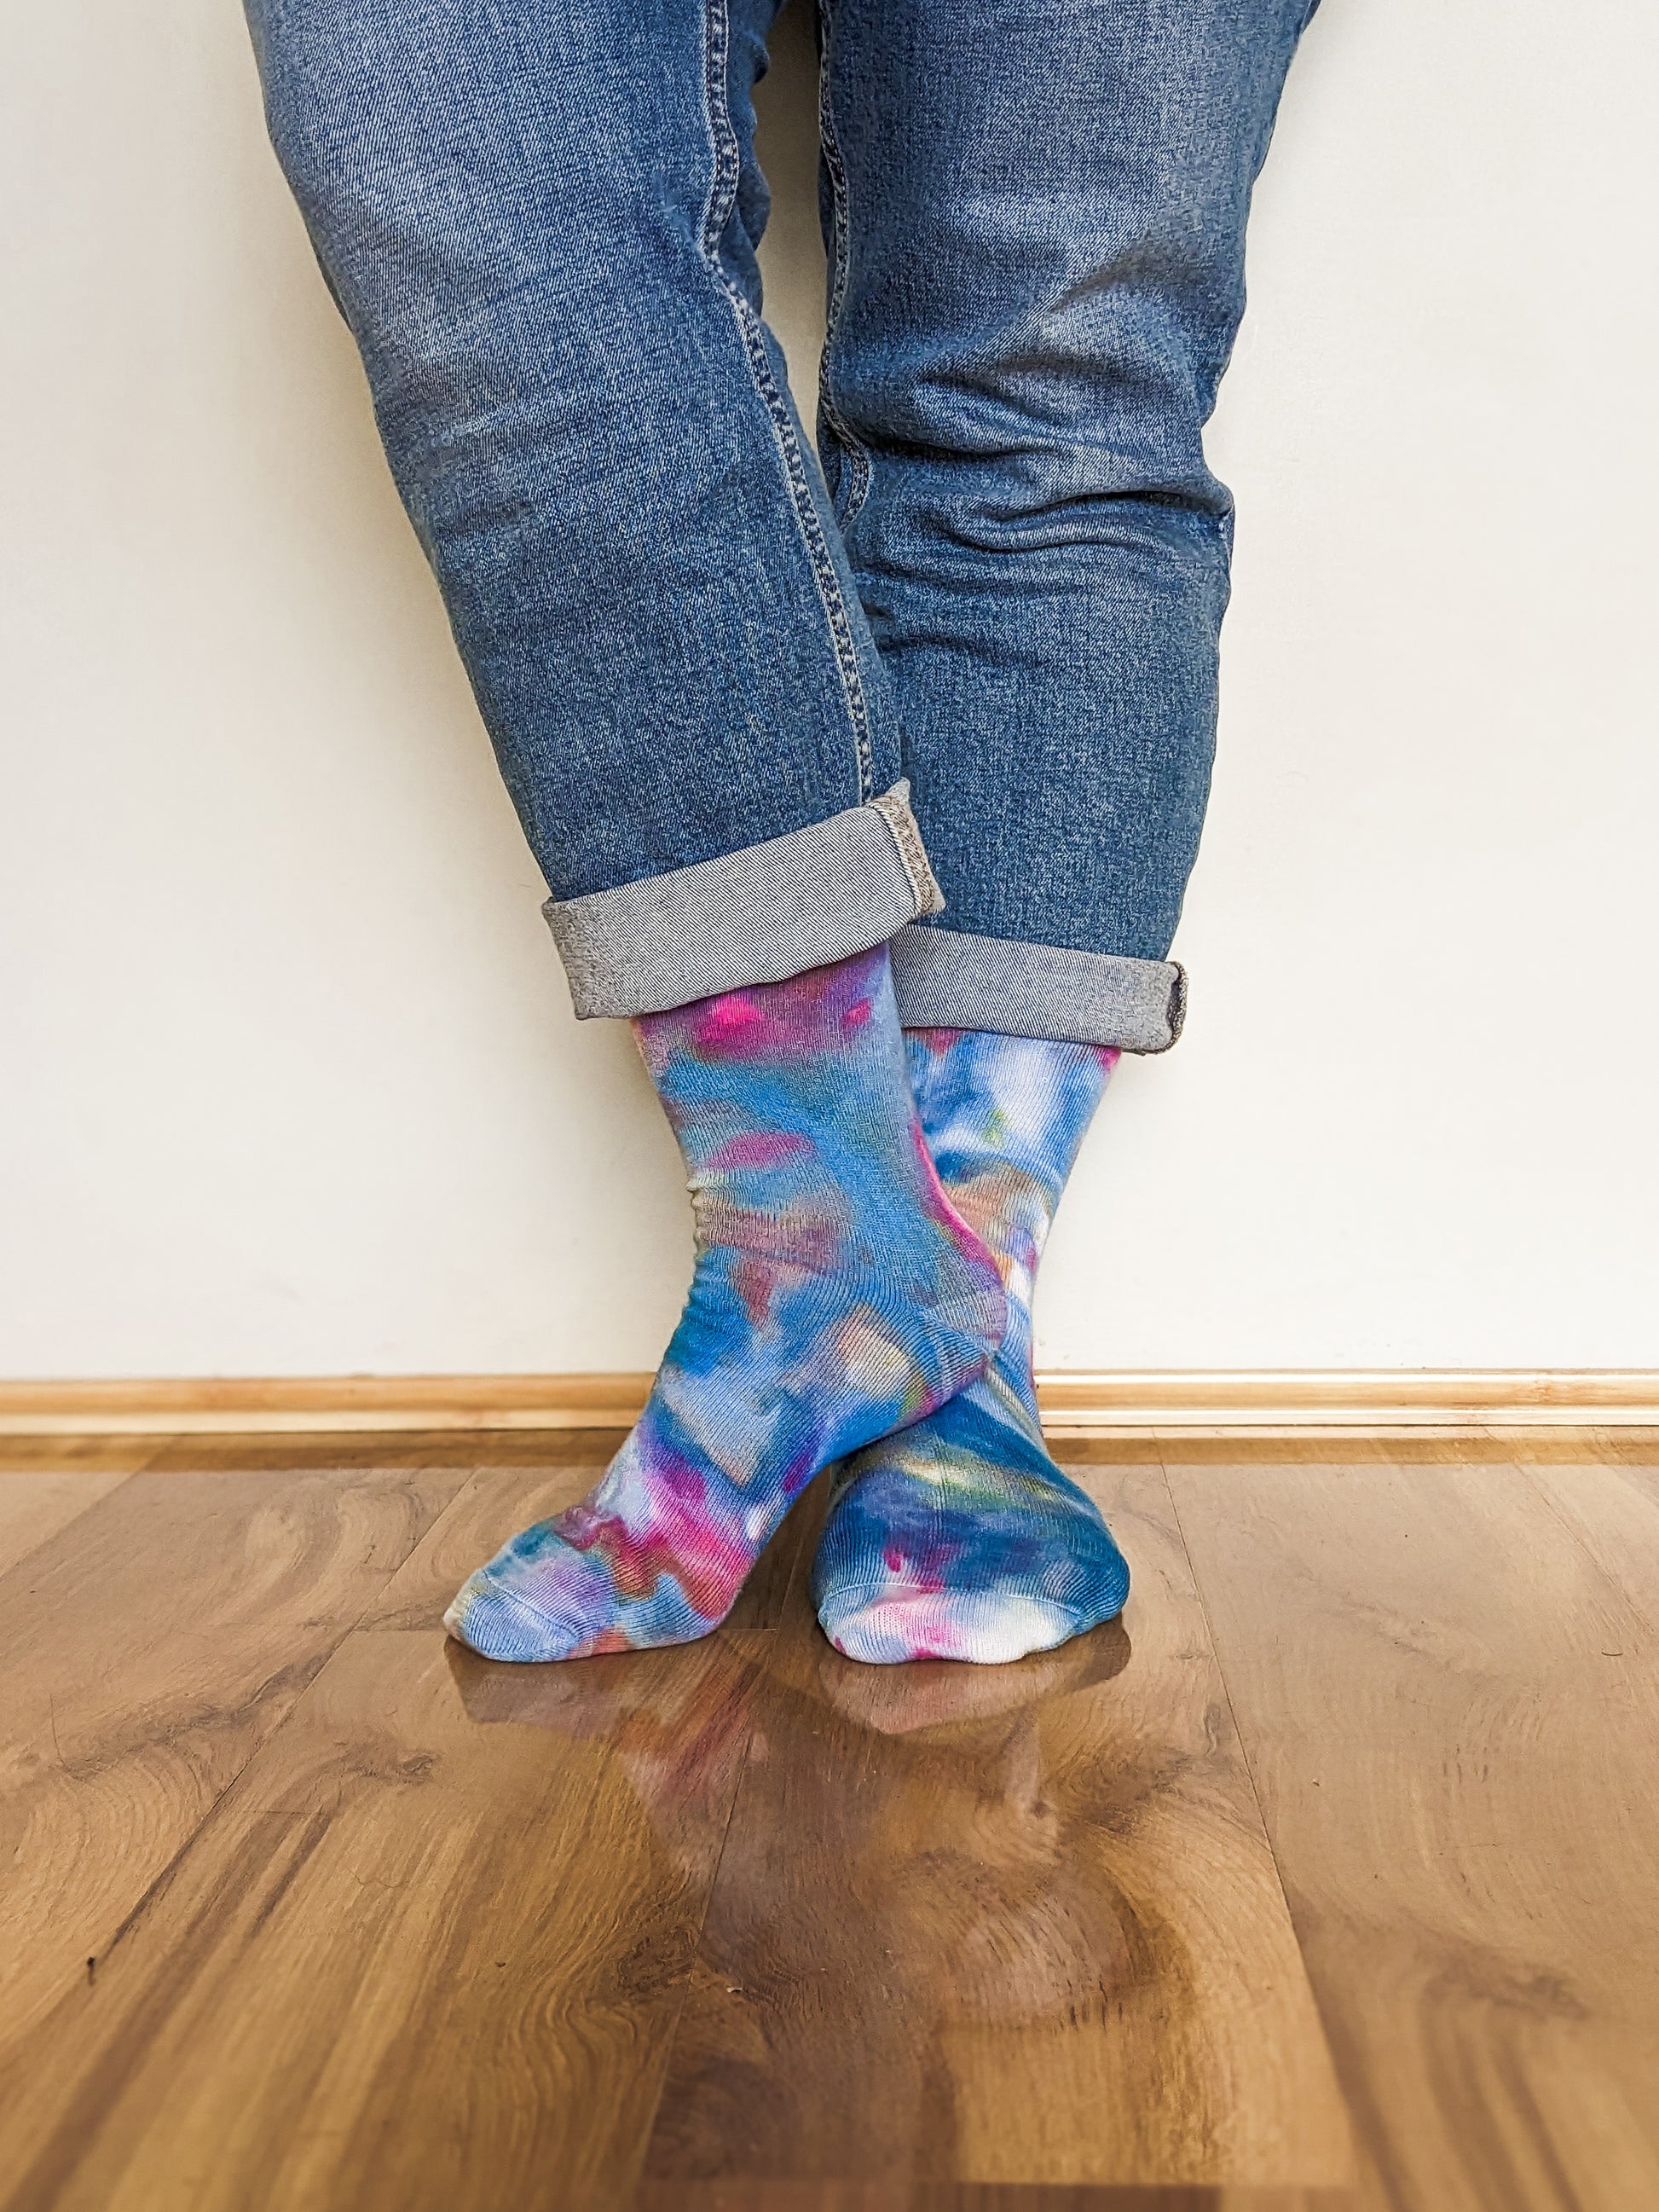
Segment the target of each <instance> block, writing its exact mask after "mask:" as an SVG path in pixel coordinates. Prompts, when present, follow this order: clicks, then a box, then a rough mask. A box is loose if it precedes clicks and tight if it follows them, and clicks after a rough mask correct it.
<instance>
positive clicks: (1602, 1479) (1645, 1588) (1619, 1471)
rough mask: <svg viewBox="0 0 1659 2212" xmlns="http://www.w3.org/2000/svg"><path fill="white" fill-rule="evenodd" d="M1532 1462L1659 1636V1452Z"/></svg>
mask: <svg viewBox="0 0 1659 2212" xmlns="http://www.w3.org/2000/svg"><path fill="white" fill-rule="evenodd" d="M1527 1468H1528V1474H1529V1475H1530V1476H1531V1479H1532V1480H1533V1483H1534V1486H1536V1487H1537V1488H1538V1489H1539V1490H1541V1492H1543V1494H1544V1496H1545V1498H1547V1500H1548V1502H1549V1504H1550V1506H1551V1508H1552V1509H1553V1511H1554V1512H1555V1513H1556V1514H1557V1515H1558V1516H1559V1518H1560V1520H1561V1522H1562V1523H1563V1525H1564V1527H1565V1528H1568V1529H1570V1530H1571V1533H1572V1534H1573V1535H1574V1536H1575V1537H1576V1538H1577V1541H1578V1542H1579V1543H1581V1544H1582V1545H1583V1547H1584V1549H1585V1550H1586V1551H1587V1552H1588V1553H1589V1555H1590V1557H1591V1558H1592V1559H1594V1560H1595V1563H1596V1565H1598V1566H1599V1567H1600V1568H1601V1571H1602V1572H1603V1573H1604V1574H1605V1575H1606V1576H1607V1578H1608V1580H1609V1581H1611V1582H1613V1583H1615V1584H1616V1585H1617V1586H1618V1588H1619V1589H1621V1590H1622V1591H1623V1592H1624V1594H1625V1595H1626V1598H1628V1599H1629V1601H1630V1602H1631V1604H1632V1606H1633V1607H1635V1608H1636V1611H1637V1612H1638V1613H1639V1614H1640V1615H1641V1616H1642V1619H1643V1621H1644V1624H1645V1626H1646V1627H1647V1629H1648V1632H1649V1634H1650V1637H1659V1453H1654V1454H1652V1455H1651V1456H1650V1459H1649V1461H1648V1462H1647V1463H1646V1464H1644V1463H1643V1462H1640V1461H1638V1459H1636V1458H1635V1457H1634V1455H1632V1454H1629V1453H1627V1452H1620V1453H1617V1454H1614V1455H1612V1456H1611V1457H1609V1458H1607V1459H1605V1460H1604V1459H1601V1458H1597V1459H1595V1460H1593V1461H1589V1462H1586V1461H1583V1460H1579V1461H1577V1462H1572V1461H1566V1460H1562V1459H1559V1458H1557V1457H1556V1456H1555V1455H1553V1454H1552V1455H1549V1456H1548V1457H1547V1458H1538V1459H1533V1458H1532V1457H1531V1456H1530V1455H1528V1462H1527ZM1656 1775H1659V1766H1656Z"/></svg>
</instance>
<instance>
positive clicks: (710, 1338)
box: [445, 945, 1005, 1659]
mask: <svg viewBox="0 0 1659 2212" xmlns="http://www.w3.org/2000/svg"><path fill="white" fill-rule="evenodd" d="M634 1027H635V1034H636V1036H637V1037H638V1039H639V1043H640V1048H641V1052H642V1053H643V1054H644V1057H645V1064H646V1066H647V1070H648V1072H649V1073H650V1076H651V1079H652V1081H653V1083H654V1084H655V1085H656V1087H657V1090H658V1091H659V1094H660V1096H661V1098H662V1102H663V1104H664V1106H665V1109H666V1110H667V1114H668V1118H669V1121H670V1122H671V1124H672V1127H673V1130H674V1134H675V1136H676V1137H677V1138H678V1140H679V1146H680V1150H681V1152H683V1153H684V1158H685V1162H686V1165H687V1168H688V1169H689V1170H690V1191H691V1196H692V1205H693V1209H694V1212H695V1217H696V1248H697V1258H696V1271H695V1273H694V1274H693V1277H692V1281H691V1291H690V1296H689V1297H688V1298H687V1300H686V1304H685V1310H684V1314H683V1316H681V1319H680V1323H679V1326H678V1328H677V1329H676V1330H675V1332H674V1336H673V1340H672V1342H671V1344H670V1345H669V1347H668V1351H667V1353H666V1355H665V1358H664V1360H663V1364H662V1366H661V1369H660V1370H659V1373H658V1376H657V1379H656V1383H655V1386H654V1388H653V1390H652V1393H651V1397H650V1401H649V1402H648V1404H647V1407H646V1409H645V1412H644V1413H643V1414H642V1415H641V1419H640V1421H639V1423H638V1425H637V1426H636V1427H635V1429H634V1431H633V1432H632V1434H631V1435H630V1436H629V1438H628V1440H627V1442H626V1443H624V1444H623V1448H622V1449H621V1451H620V1452H619V1453H618V1454H617V1457H616V1458H615V1459H614V1460H613V1461H612V1462H611V1467H610V1468H609V1470H608V1471H607V1473H606V1474H605V1478H604V1480H603V1481H601V1482H600V1484H599V1487H598V1488H597V1489H596V1490H594V1491H593V1492H592V1494H591V1495H590V1496H588V1497H587V1498H584V1499H583V1500H582V1501H581V1503H580V1504H578V1505H573V1506H571V1507H570V1508H568V1510H566V1511H565V1512H563V1513H561V1514H558V1515H556V1516H555V1517H554V1518H553V1519H552V1520H550V1521H544V1522H538V1524H537V1525H536V1526H535V1527H534V1528H527V1529H526V1530H525V1531H524V1533H523V1534H521V1535H519V1536H515V1537H514V1538H513V1541H512V1542H511V1543H510V1544H508V1545H507V1547H505V1549H504V1550H502V1551H501V1552H500V1553H497V1554H496V1556H495V1559H492V1560H491V1561H490V1562H489V1565H487V1566H484V1567H481V1568H480V1569H479V1570H478V1571H477V1573H476V1574H475V1575H473V1576H472V1577H471V1579H470V1581H468V1582H467V1583H466V1584H465V1587H464V1588H463V1589H462V1590H461V1591H460V1593H459V1595H458V1596H457V1598H456V1600H455V1602H454V1604H453V1606H452V1607H451V1608H450V1610H449V1612H448V1613H447V1614H446V1615H445V1620H446V1623H447V1626H448V1627H449V1628H450V1630H451V1631H452V1632H453V1634H454V1635H456V1636H457V1637H459V1638H460V1639H461V1641H462V1642H463V1643H465V1644H471V1646H472V1648H473V1649H474V1650H477V1651H481V1652H483V1654H484V1655H485V1656H486V1657H489V1658H492V1659H568V1658H573V1657H576V1656H580V1655H584V1654H586V1653H588V1652H594V1651H617V1650H628V1649H629V1648H635V1649H638V1648H641V1647H644V1646H646V1645H652V1644H684V1643H688V1642H690V1639H691V1638H694V1637H698V1636H706V1635H707V1634H708V1632H709V1630H710V1629H712V1628H714V1627H715V1626H717V1625H718V1624H719V1623H720V1621H721V1620H724V1619H725V1617H726V1613H727V1612H728V1610H729V1609H730V1607H731V1605H732V1601H733V1600H734V1599H735V1597H736V1596H737V1594H738V1590H739V1589H741V1587H742V1585H743V1582H744V1577H745V1576H746V1575H747V1574H748V1572H749V1571H750V1568H751V1567H752V1566H753V1565H754V1564H755V1561H756V1560H757V1559H758V1558H759V1556H760V1554H761V1552H762V1550H763V1548H764V1547H765V1545H766V1542H767V1541H768V1539H769V1537H770V1536H771V1534H772V1533H773V1531H774V1530H775V1528H777V1526H778V1524H779V1522H781V1520H782V1518H783V1516H784V1514H785V1513H786V1512H787V1510H788V1508H789V1506H790V1504H791V1503H792V1502H793V1499H794V1498H797V1497H798V1496H799V1493H800V1492H801V1491H802V1490H804V1489H805V1486H806V1485H807V1484H808V1483H809V1482H810V1481H811V1479H812V1477H813V1475H815V1474H817V1471H818V1469H819V1468H821V1467H823V1466H825V1465H827V1464H828V1462H829V1461H830V1460H832V1459H839V1458H841V1457H842V1455H844V1454H846V1453H848V1452H852V1451H856V1450H857V1449H859V1448H860V1446H861V1445H863V1444H866V1443H870V1442H871V1441H872V1439H873V1438H874V1437H880V1436H885V1435H886V1434H887V1433H888V1431H890V1430H891V1429H894V1428H896V1427H897V1426H898V1425H900V1424H901V1423H902V1422H906V1421H913V1420H915V1419H918V1418H919V1417H920V1416H921V1415H922V1414H925V1413H928V1412H929V1411H931V1410H932V1408H933V1407H936V1406H939V1405H940V1404H942V1403H943V1402H944V1401H945V1399H947V1398H949V1397H951V1395H953V1394H954V1393H955V1392H957V1391H958V1390H960V1389H962V1388H963V1385H964V1384H965V1383H969V1382H971V1381H972V1379H973V1378H974V1376H976V1375H978V1374H981V1373H982V1372H983V1370H984V1367H985V1364H986V1362H987V1359H988V1358H989V1357H990V1354H991V1352H992V1349H993V1348H994V1346H995V1344H996V1342H997V1340H998V1337H999V1335H1000V1332H1001V1329H1002V1326H1003V1319H1004V1313H1005V1305H1004V1298H1003V1292H1002V1288H1001V1283H1000V1274H999V1270H998V1267H997V1265H996V1262H995V1261H994V1259H993V1258H992V1257H991V1255H989V1254H988V1253H987V1251H986V1250H985V1249H984V1247H983V1246H982V1245H981V1243H979V1241H978V1239H977V1238H976V1237H975V1235H974V1234H973V1232H972V1231H970V1230H969V1228H968V1227H967V1226H966V1225H965V1224H964V1223H963V1220H962V1219H961V1218H960V1217H959V1216H958V1215H957V1213H956V1212H954V1211H953V1209H952V1208H951V1205H950V1203H949V1201H948V1200H946V1198H945V1193H944V1190H943V1189H942V1188H941V1187H940V1183H939V1176H938V1175H937V1174H936V1172H935V1170H934V1168H933V1161H932V1159H931V1158H930V1157H929V1155H928V1152H927V1146H926V1145H925V1143H924V1142H923V1140H922V1135H921V1128H920V1127H919V1125H918V1123H917V1120H916V1113H915V1104H914V1102H913V1101H912V1098H911V1096H910V1085H909V1078H908V1071H907V1067H906V1054H905V1041H904V1033H903V1031H902V1030H901V1029H900V1027H899V1021H898V1011H897V1008H896V1006H895V1004H894V1000H893V985H892V977H891V974H890V969H889V965H888V957H887V950H886V947H885V946H884V945H878V946H877V947H876V949H875V950H874V951H871V952H866V953H861V954H859V955H858V956H857V957H854V958H853V959H850V960H844V961H842V962H840V963H837V965H836V966H835V967H832V968H819V969H813V970H811V972H810V973H808V974H806V975H797V976H795V977H794V978H793V980H792V981H787V982H783V983H769V984H763V985H761V986H759V987H756V988H754V989H750V990H746V991H731V992H727V993H726V994H723V995H722V996H720V997H719V998H714V999H704V1000H699V1001H698V1002H697V1003H696V1005H694V1006H681V1007H678V1008H677V1009H676V1010H675V1011H674V1012H671V1013H665V1014H651V1015H647V1016H645V1017H643V1018H641V1019H640V1020H638V1021H636V1022H635V1024H634Z"/></svg>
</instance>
